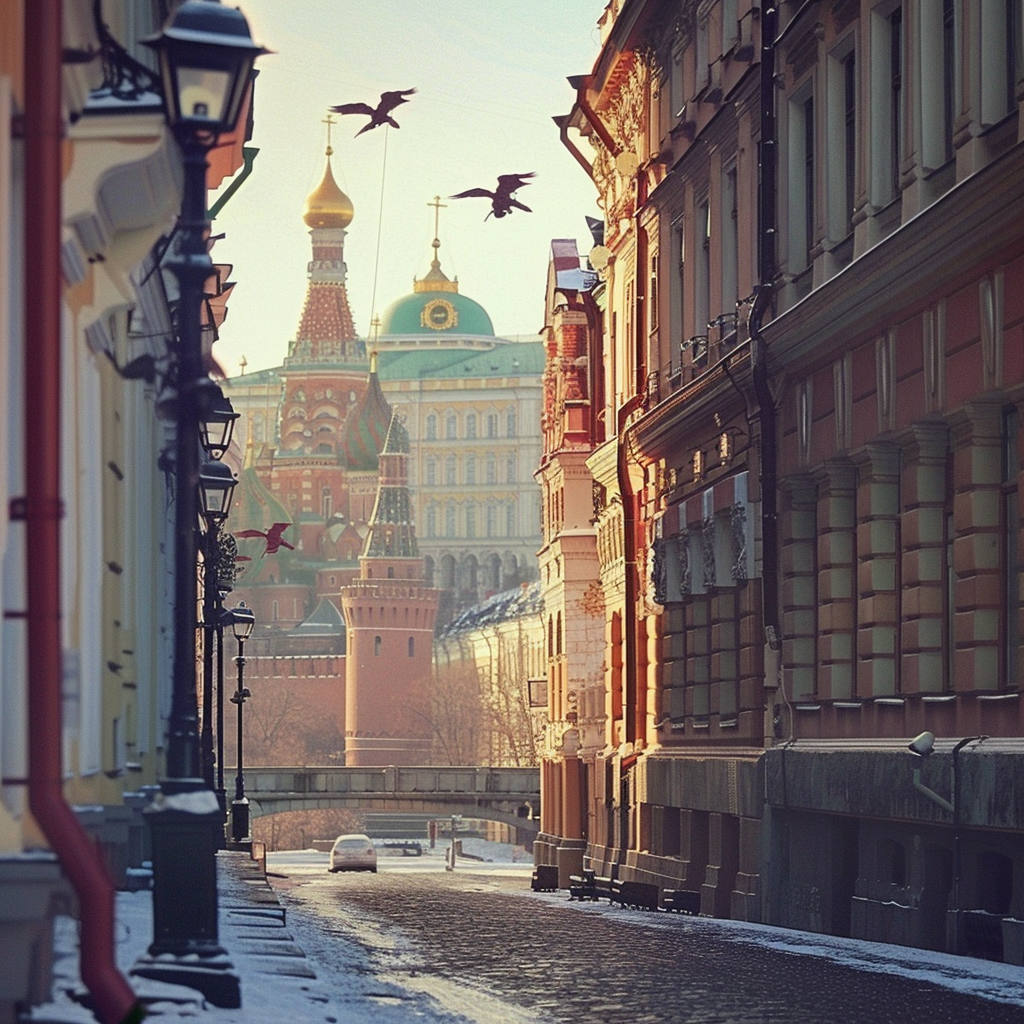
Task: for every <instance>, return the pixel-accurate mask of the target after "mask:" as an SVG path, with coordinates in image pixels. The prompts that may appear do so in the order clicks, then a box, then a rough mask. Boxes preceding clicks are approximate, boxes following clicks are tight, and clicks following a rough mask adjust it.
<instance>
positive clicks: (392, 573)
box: [388, 565, 395, 580]
mask: <svg viewBox="0 0 1024 1024" xmlns="http://www.w3.org/2000/svg"><path fill="white" fill-rule="evenodd" d="M394 578H395V567H394V566H393V565H389V566H388V579H389V580H393V579H394Z"/></svg>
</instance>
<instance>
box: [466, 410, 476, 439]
mask: <svg viewBox="0 0 1024 1024" xmlns="http://www.w3.org/2000/svg"><path fill="white" fill-rule="evenodd" d="M466 437H468V438H470V439H472V438H475V437H476V413H475V412H468V413H466Z"/></svg>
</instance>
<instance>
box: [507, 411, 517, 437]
mask: <svg viewBox="0 0 1024 1024" xmlns="http://www.w3.org/2000/svg"><path fill="white" fill-rule="evenodd" d="M506 432H507V434H508V436H509V437H515V436H516V411H515V409H509V411H508V417H507V425H506Z"/></svg>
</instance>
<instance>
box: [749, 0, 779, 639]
mask: <svg viewBox="0 0 1024 1024" xmlns="http://www.w3.org/2000/svg"><path fill="white" fill-rule="evenodd" d="M777 19H778V7H777V5H776V4H774V3H768V4H765V5H764V8H763V10H762V12H761V68H760V72H761V124H760V147H759V154H758V206H759V211H758V212H759V217H758V222H759V224H760V234H759V237H758V278H759V283H758V285H757V287H756V289H755V295H754V302H753V305H752V306H751V308H750V315H749V317H748V319H747V329H748V332H749V335H750V345H751V363H752V369H751V376H752V383H753V386H754V394H755V395H756V396H757V405H758V426H759V428H760V429H759V432H760V438H761V443H760V446H759V450H760V465H759V467H758V468H759V476H760V492H761V494H760V497H761V550H762V558H761V585H762V595H761V609H762V622H763V624H764V631H765V641H766V643H767V644H768V646H769V648H770V649H771V650H773V651H777V650H778V649H779V647H780V646H781V643H782V626H781V622H780V616H779V551H778V499H777V491H778V469H777V463H778V442H777V430H776V422H775V399H774V396H773V395H772V390H771V379H770V374H769V371H768V353H767V346H766V344H765V340H764V337H763V335H762V334H761V327H762V324H763V323H764V318H765V315H766V314H767V313H768V312H769V310H770V307H771V303H772V299H773V297H774V290H775V236H776V231H775V226H776V214H775V211H776V198H777V197H776V192H777V185H776V177H777V162H778V161H777V152H776V150H777V139H776V128H775V34H776V25H777Z"/></svg>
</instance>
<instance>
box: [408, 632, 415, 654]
mask: <svg viewBox="0 0 1024 1024" xmlns="http://www.w3.org/2000/svg"><path fill="white" fill-rule="evenodd" d="M409 657H410V658H414V657H416V638H415V637H412V636H411V637H409Z"/></svg>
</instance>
